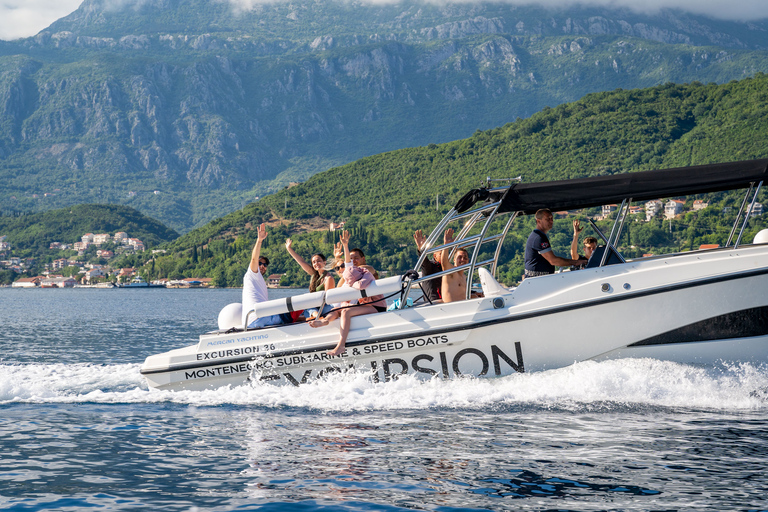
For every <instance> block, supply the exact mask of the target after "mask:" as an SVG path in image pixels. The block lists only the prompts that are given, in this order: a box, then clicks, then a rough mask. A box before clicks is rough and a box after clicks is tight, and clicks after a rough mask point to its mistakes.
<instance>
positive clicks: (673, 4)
mask: <svg viewBox="0 0 768 512" xmlns="http://www.w3.org/2000/svg"><path fill="white" fill-rule="evenodd" d="M220 1H228V2H229V3H230V4H232V5H233V6H234V7H235V8H236V9H237V10H249V9H253V8H254V7H256V6H257V5H264V4H273V3H276V2H280V1H283V2H288V1H290V0H220ZM339 1H348V0H339ZM361 1H362V2H364V3H371V4H374V5H392V4H396V3H399V2H400V1H401V0H361ZM423 1H425V2H429V3H433V4H438V5H440V4H450V3H456V4H466V3H477V2H478V0H423ZM490 1H491V2H498V3H506V4H510V5H520V6H524V5H539V6H542V7H548V8H553V9H556V8H560V7H576V6H590V7H614V8H625V9H629V10H632V11H635V12H638V13H644V14H656V13H658V12H659V11H661V10H662V9H679V10H681V11H685V12H688V13H691V14H700V15H704V16H708V17H712V18H716V19H720V20H733V21H755V20H765V19H768V1H767V0H735V1H732V2H726V1H724V0H490Z"/></svg>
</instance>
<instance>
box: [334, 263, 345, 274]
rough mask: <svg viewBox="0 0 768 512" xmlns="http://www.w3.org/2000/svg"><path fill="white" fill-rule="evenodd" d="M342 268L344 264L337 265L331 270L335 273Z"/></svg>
mask: <svg viewBox="0 0 768 512" xmlns="http://www.w3.org/2000/svg"><path fill="white" fill-rule="evenodd" d="M343 268H344V264H343V263H342V264H341V265H337V266H335V267H333V270H335V271H336V272H338V271H339V270H341V269H343Z"/></svg>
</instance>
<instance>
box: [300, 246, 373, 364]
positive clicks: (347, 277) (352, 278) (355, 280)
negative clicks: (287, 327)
mask: <svg viewBox="0 0 768 512" xmlns="http://www.w3.org/2000/svg"><path fill="white" fill-rule="evenodd" d="M341 243H342V245H343V247H344V255H345V256H346V260H347V261H346V262H345V263H344V274H343V278H344V283H343V284H342V285H341V286H351V287H353V288H356V289H358V290H363V289H365V288H367V287H368V286H369V285H370V284H371V283H372V282H374V281H375V278H374V277H373V274H372V273H371V272H369V271H368V269H366V268H364V267H358V266H356V265H354V264H353V261H354V260H355V258H354V257H353V256H352V255H351V253H350V251H349V232H348V231H344V233H342V236H341ZM358 261H359V260H358ZM339 267H340V266H339V265H336V266H335V267H334V268H335V269H337V272H338V271H339ZM386 310H387V303H386V301H385V300H384V296H383V295H374V296H372V297H364V298H362V299H360V300H359V301H358V304H357V305H354V304H352V303H351V302H345V303H343V304H342V307H341V309H334V310H333V311H331V312H330V313H329V314H328V315H326V316H325V317H322V318H318V319H316V320H312V321H311V322H309V325H310V326H311V327H322V326H323V325H328V324H329V323H330V322H332V321H333V320H336V319H337V318H340V319H341V320H340V323H339V341H338V343H337V344H336V346H335V347H334V348H333V350H330V351H329V352H328V354H330V355H332V356H337V355H340V354H342V353H343V352H344V349H345V346H346V343H347V337H348V336H349V329H350V324H351V322H352V317H355V316H361V315H370V314H372V313H381V312H382V311H386Z"/></svg>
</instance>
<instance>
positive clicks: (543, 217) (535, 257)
mask: <svg viewBox="0 0 768 512" xmlns="http://www.w3.org/2000/svg"><path fill="white" fill-rule="evenodd" d="M535 217H536V228H535V229H534V230H533V231H532V232H531V234H530V236H528V242H527V243H526V244H525V273H524V274H523V279H525V278H527V277H537V276H546V275H549V274H554V273H555V267H556V266H557V267H570V266H571V265H577V264H578V263H579V260H572V259H569V258H561V257H560V256H558V255H556V254H555V253H554V251H553V250H552V246H551V245H550V243H549V237H547V232H548V231H549V230H550V229H552V226H553V225H554V222H555V221H554V218H553V217H552V212H551V211H549V210H547V209H544V210H539V211H537V212H536V215H535Z"/></svg>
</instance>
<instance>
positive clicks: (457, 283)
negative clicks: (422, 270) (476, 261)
mask: <svg viewBox="0 0 768 512" xmlns="http://www.w3.org/2000/svg"><path fill="white" fill-rule="evenodd" d="M451 242H453V229H451V228H448V229H446V230H445V234H444V235H443V243H444V244H450V243H451ZM450 253H451V250H450V249H443V250H442V251H441V252H440V264H441V265H442V267H443V270H450V269H452V268H455V267H460V266H462V265H466V264H467V263H469V253H468V252H467V250H466V249H460V248H457V249H456V252H455V253H454V256H453V263H451V260H450ZM440 294H441V296H442V298H443V302H455V301H458V300H465V299H466V298H467V271H466V270H464V271H461V272H454V273H453V274H448V275H445V276H443V281H442V284H441V287H440ZM482 296H483V294H482V293H476V292H472V295H471V297H472V298H475V297H482Z"/></svg>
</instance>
